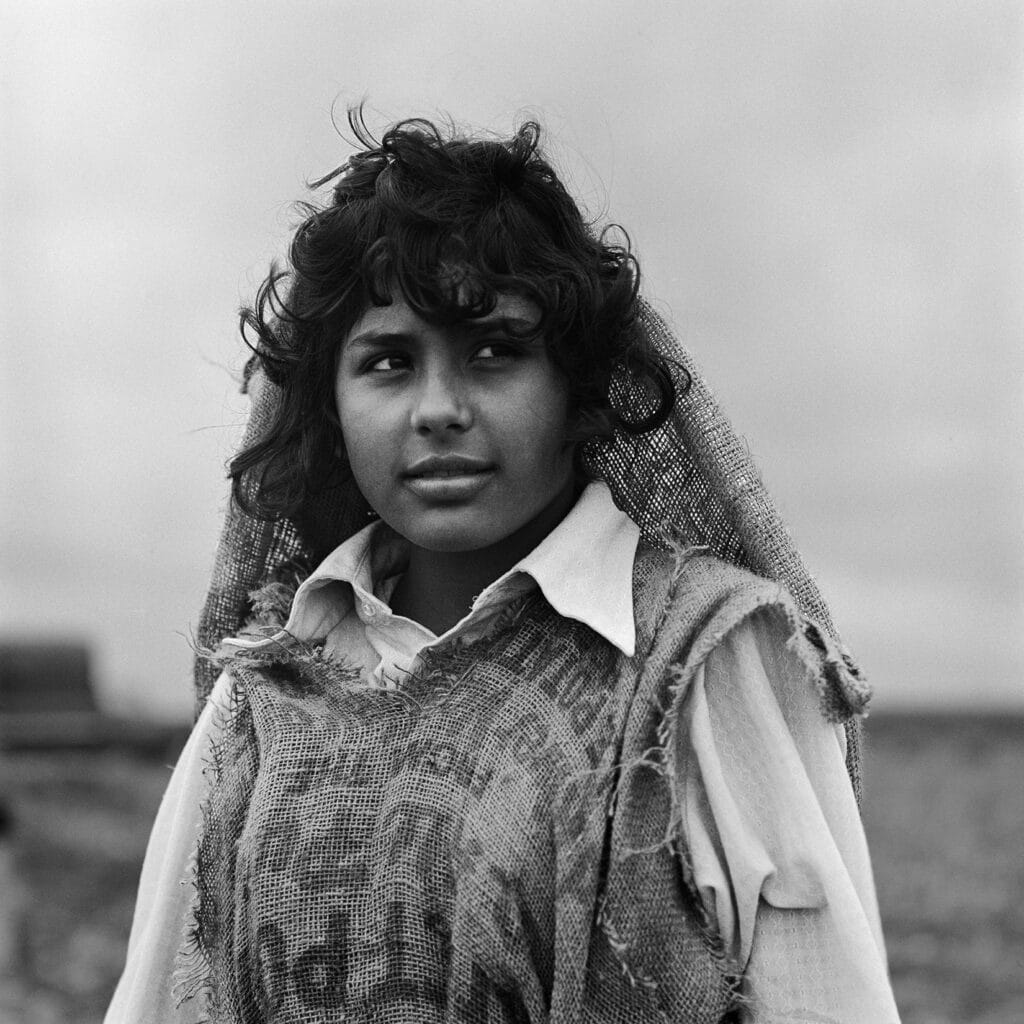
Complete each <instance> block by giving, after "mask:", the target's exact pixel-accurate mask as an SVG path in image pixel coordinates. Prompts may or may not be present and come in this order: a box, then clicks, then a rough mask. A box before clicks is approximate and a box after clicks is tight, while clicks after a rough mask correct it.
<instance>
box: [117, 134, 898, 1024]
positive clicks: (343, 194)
mask: <svg viewBox="0 0 1024 1024" xmlns="http://www.w3.org/2000/svg"><path fill="white" fill-rule="evenodd" d="M353 127H354V128H355V129H356V131H357V135H358V137H359V139H360V142H361V145H362V149H361V150H360V151H359V152H358V153H356V155H354V156H353V157H352V158H351V159H350V160H349V162H348V163H347V164H346V165H345V166H344V167H342V168H341V169H339V170H338V171H336V172H335V173H333V174H332V175H330V176H328V178H325V179H324V180H323V181H322V182H320V183H318V184H319V185H322V184H325V183H326V182H328V181H331V182H333V197H332V201H331V202H330V203H329V204H327V205H326V206H325V207H324V208H322V209H319V208H308V209H307V210H306V214H307V216H306V219H305V220H304V221H303V223H302V224H301V226H300V227H299V229H298V231H297V232H296V235H295V238H294V241H293V243H292V248H291V254H290V256H291V259H290V263H291V266H290V269H289V271H288V272H287V274H281V273H277V272H275V271H272V272H271V274H270V276H269V277H268V279H267V281H266V282H265V284H264V285H263V287H262V288H261V290H260V293H259V295H258V297H257V300H256V303H255V304H254V306H253V308H252V309H249V310H246V311H244V312H243V330H244V331H245V332H246V334H247V337H248V338H249V339H251V341H252V344H253V347H254V349H255V353H256V354H255V364H254V365H253V368H252V369H253V372H252V374H251V375H250V378H249V381H248V386H249V391H250V393H251V394H252V395H253V400H254V411H253V418H252V420H251V422H250V428H249V432H248V434H247V437H246V439H245V441H244V442H243V447H242V450H241V452H240V453H239V455H238V456H237V457H236V459H235V460H234V462H233V463H232V466H231V475H232V478H233V495H234V503H233V508H232V510H231V512H230V513H229V519H228V523H227V526H226V528H225V534H224V538H223V540H222V544H221V550H220V554H219V556H218V562H217V568H216V572H215V580H214V587H213V589H212V591H211V595H210V599H209V601H208V604H207V608H206V611H205V613H204V620H203V624H202V627H201V632H200V640H201V642H202V643H203V644H204V645H208V646H209V647H211V648H213V647H216V648H217V650H216V652H215V653H214V654H213V655H212V657H211V660H210V662H209V663H208V664H207V665H205V666H203V667H202V668H201V669H200V672H199V677H198V678H199V680H200V688H201V695H202V696H203V697H205V696H206V695H207V694H208V693H209V697H208V699H206V700H205V702H204V704H203V706H202V712H201V714H200V717H199V720H198V723H197V725H196V728H195V730H194V732H193V735H192V737H191V739H190V740H189V743H188V746H187V747H186V749H185V751H184V752H183V754H182V757H181V760H180V762H179V764H178V766H177V768H176V770H175V773H174V777H173V778H172V781H171V784H170V786H169V788H168V792H167V795H166V797H165V799H164V802H163V805H162V807H161V810H160V813H159V816H158V819H157V822H156V825H155V828H154V833H153V838H152V840H151V843H150V847H149V851H148V853H147V858H146V864H145V866H144V869H143V875H142V881H141V885H140V893H139V902H138V907H137V910H136V915H135V921H134V924H133V929H132V937H131V941H130V944H129V950H128V962H127V966H126V969H125V973H124V975H123V977H122V979H121V983H120V985H119V987H118V990H117V993H116V995H115V997H114V1001H113V1003H112V1005H111V1008H110V1011H109V1014H108V1017H107V1021H108V1024H115V1022H126V1024H128V1022H130V1024H139V1022H143V1021H146V1022H148V1021H153V1022H157V1021H159V1022H162V1024H166V1022H198V1021H204V1020H212V1021H224V1022H231V1024H251V1022H257V1021H261V1022H262V1021H275V1022H278V1021H279V1022H299V1021H302V1022H312V1021H317V1022H319V1021H332V1022H333V1021H338V1022H340V1021H360V1022H370V1021H380V1022H384V1021H387V1022H410V1024H411V1022H441V1021H449V1022H453V1024H455V1022H459V1024H462V1022H465V1024H475V1022H481V1024H484V1022H487V1024H490V1022H502V1024H505V1022H512V1021H529V1022H540V1021H550V1022H552V1024H554V1022H561V1024H570V1022H571V1024H576V1022H594V1024H598V1022H600V1024H617V1022H623V1024H625V1022H644V1021H652V1022H653V1021H658V1022H661V1021H692V1022H719V1021H730V1020H749V1021H759V1022H768V1021H782V1020H785V1021H816V1022H821V1021H836V1022H843V1024H847V1022H851V1024H852V1022H863V1024H887V1022H892V1021H896V1020H897V1014H896V1009H895V1006H894V1003H893V999H892V994H891V991H890V988H889V983H888V980H887V975H886V964H885V954H884V948H883V944H882V936H881V931H880V927H879V921H878V913H877V908H876V903H875V896H874V890H873V885H872V880H871V871H870V866H869V861H868V855H867V850H866V847H865V843H864V836H863V831H862V828H861V825H860V819H859V815H858V810H857V803H856V797H855V788H856V780H857V778H858V775H857V766H858V754H857V750H858V747H857V743H856V740H857V736H858V733H857V730H856V726H855V724H854V723H855V716H856V715H858V714H859V713H861V712H862V711H863V709H864V705H865V703H866V700H867V690H866V688H865V686H864V684H863V682H862V681H861V680H860V678H859V676H858V675H857V672H856V669H855V668H854V667H853V665H852V663H851V662H850V661H849V659H848V658H847V657H846V656H845V655H844V653H843V652H842V650H841V649H840V648H839V646H838V644H837V642H836V641H835V639H834V638H833V635H832V630H831V625H830V623H829V621H828V616H827V611H826V610H825V607H824V605H823V604H822V603H821V600H820V597H819V596H818V594H817V591H816V590H815V589H814V586H813V583H812V582H811V581H810V579H809V578H808V577H807V575H806V573H805V572H804V571H803V569H802V566H801V565H800V562H799V559H798V557H797V556H796V554H795V552H794V551H793V550H792V548H791V546H790V544H789V542H788V539H787V538H786V536H785V533H784V531H783V530H782V529H781V526H780V525H779V523H778V521H777V518H776V517H775V514H774V512H773V510H772V507H771V505H770V502H769V501H768V499H767V496H766V495H765V494H764V492H763V490H762V489H761V488H760V485H759V483H758V481H757V478H756V474H755V473H754V471H753V469H752V467H751V466H750V464H749V462H748V461H747V460H746V458H745V457H744V454H743V449H742V445H740V444H739V443H738V442H737V440H736V438H735V437H734V435H733V434H732V432H731V431H730V430H729V428H728V424H727V422H726V421H724V419H722V418H721V416H720V415H719V414H718V412H717V410H716V409H715V407H714V404H713V403H712V402H711V399H710V397H709V396H708V394H707V392H706V391H705V390H704V388H703V385H702V382H701V381H700V379H699V377H697V376H696V375H695V374H694V373H693V372H691V371H690V370H689V369H688V361H687V357H686V353H685V352H684V351H683V350H682V348H681V347H680V346H679V345H678V343H677V342H676V340H675V339H674V338H673V337H672V335H671V333H670V332H669V331H668V330H667V329H666V328H665V326H664V324H663V323H661V321H660V320H659V319H658V318H657V317H656V316H655V315H654V314H653V313H652V312H651V310H650V309H649V308H648V307H647V306H646V305H645V304H644V303H643V302H642V301H641V300H639V299H638V269H637V265H636V261H635V260H634V259H633V257H632V256H631V255H630V254H629V252H628V249H627V248H625V247H623V246H620V245H615V244H612V243H611V242H610V241H609V240H608V238H607V235H596V234H595V233H594V232H593V231H592V229H591V228H590V226H589V225H588V224H587V223H586V222H585V221H584V219H583V217H582V216H581V214H580V212H579V210H578V208H577V206H576V204H575V203H574V202H573V201H572V199H571V198H570V197H569V195H568V194H567V193H566V191H565V189H564V188H563V186H562V185H561V183H560V182H559V180H558V178H557V176H556V175H555V173H554V171H553V170H552V168H551V167H550V166H549V165H548V163H546V162H545V161H544V159H543V158H542V157H541V156H540V155H539V152H538V149H537V143H538V134H539V132H538V129H537V127H536V126H535V125H533V124H527V125H524V126H523V127H522V128H521V129H520V130H519V131H518V132H517V133H516V134H515V136H514V137H512V138H511V139H508V140H504V141H493V140H480V139H472V138H463V137H457V136H455V137H451V136H446V135H443V134H442V133H441V132H439V131H438V130H437V129H436V128H435V127H434V126H433V125H431V124H429V123H426V122H422V121H411V122H405V123H402V124H399V125H397V126H395V127H393V128H392V129H391V130H389V131H388V132H387V133H386V134H385V135H384V137H383V140H382V141H381V142H380V143H379V144H378V143H376V142H375V141H374V140H372V139H371V138H370V137H369V135H368V133H367V132H366V131H365V129H363V128H362V126H361V123H360V122H359V120H358V118H354V119H353ZM751 568H753V569H755V570H757V572H756V573H754V572H751V571H750V569H751ZM310 570H312V571H310ZM246 619H247V620H248V622H245V621H243V620H246ZM222 641H223V642H222ZM210 665H214V666H215V668H214V669H211V668H210V667H209V666H210ZM216 672H220V673H221V674H220V675H219V678H218V679H217V682H216V684H215V685H213V686H212V693H210V692H209V691H210V688H211V685H212V682H213V677H214V675H215V674H216ZM172 979H173V983H172Z"/></svg>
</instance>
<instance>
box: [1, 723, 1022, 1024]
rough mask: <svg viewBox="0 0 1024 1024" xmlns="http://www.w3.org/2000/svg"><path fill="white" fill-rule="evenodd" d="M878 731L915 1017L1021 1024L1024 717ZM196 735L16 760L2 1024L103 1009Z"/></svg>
mask: <svg viewBox="0 0 1024 1024" xmlns="http://www.w3.org/2000/svg"><path fill="white" fill-rule="evenodd" d="M870 726H871V728H870V733H869V761H868V775H867V798H866V803H865V807H864V811H865V821H866V826H867V831H868V839H869V841H870V843H871V845H872V853H873V858H874V864H875V872H876V880H877V884H878V897H879V901H880V904H881V908H882V916H883V922H884V927H885V932H886V939H887V943H888V949H889V958H890V965H891V971H892V979H893V984H894V988H895V991H896V996H897V1002H898V1005H899V1007H900V1010H901V1013H902V1015H903V1021H904V1024H1020V1022H1021V1021H1024V857H1022V856H1021V851H1022V850H1024V784H1022V783H1024V719H1022V718H1014V717H1005V718H983V717H978V718H970V717H965V718H961V717H941V718H931V719H928V718H924V717H921V716H910V717H907V716H902V715H890V716H879V717H878V718H877V719H873V720H872V721H871V722H870ZM178 742H180V738H179V739H174V738H169V739H168V741H167V746H166V747H165V748H164V749H163V750H160V749H159V748H158V749H155V750H154V749H150V751H149V752H148V753H146V754H141V753H138V752H136V753H130V752H126V751H124V750H120V751H118V750H106V751H93V752H79V753H67V752H65V753H61V754H52V753H51V754H43V753H21V754H10V755H8V756H7V758H6V759H5V760H4V761H3V762H0V783H2V786H3V788H2V792H3V793H5V794H7V795H8V797H9V798H10V800H11V807H10V812H11V829H10V831H9V832H8V835H7V837H6V838H5V839H3V840H0V892H2V893H3V902H2V903H0V1024H99V1022H100V1021H101V1020H102V1016H103V1013H104V1011H105V1009H106V1004H107V1002H108V1000H109V998H110V994H111V992H112V990H113V986H114V984H115V982H116V979H117V977H118V975H119V973H120V970H121V967H122V966H123V957H124V947H125V942H126V940H127V932H128V927H129V924H130V922H131V915H132V908H133V904H134V896H135V884H136V881H137V876H138V871H139V866H140V863H141V858H142V855H143V852H144V849H145V843H146V839H147V836H148V831H149V826H150V824H151V819H152V816H153V814H154V813H155V810H156V806H157V804H158V802H159V799H160V795H161V793H162V791H163V787H164V785H165V784H166V781H167V778H168V776H169V771H170V769H169V763H170V759H171V757H170V756H171V755H172V753H173V751H174V747H175V746H176V744H177V743H178ZM843 1024H846V1022H843ZM857 1024H869V1022H857Z"/></svg>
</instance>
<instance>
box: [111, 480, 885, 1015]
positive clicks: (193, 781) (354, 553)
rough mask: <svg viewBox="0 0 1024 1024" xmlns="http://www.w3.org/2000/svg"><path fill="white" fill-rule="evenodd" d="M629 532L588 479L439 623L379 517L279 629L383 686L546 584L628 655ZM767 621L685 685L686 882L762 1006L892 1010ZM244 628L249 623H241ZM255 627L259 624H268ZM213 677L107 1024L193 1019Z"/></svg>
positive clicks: (840, 765) (834, 800) (846, 841)
mask: <svg viewBox="0 0 1024 1024" xmlns="http://www.w3.org/2000/svg"><path fill="white" fill-rule="evenodd" d="M638 541H639V530H638V529H637V527H636V526H635V524H633V523H632V521H631V520H629V519H628V517H626V516H625V515H624V514H623V513H622V512H620V511H619V510H618V509H617V508H616V507H615V505H614V504H613V502H612V500H611V496H610V494H609V492H608V489H607V487H605V485H604V484H592V485H590V486H589V487H588V488H587V489H586V490H585V491H584V493H583V495H582V496H581V497H580V499H579V501H578V502H577V503H576V505H575V506H574V508H573V509H572V510H571V512H570V513H569V514H568V515H567V516H566V518H565V519H564V520H563V521H562V522H561V523H560V524H559V525H558V526H557V527H556V528H555V529H554V530H553V531H552V532H551V533H550V534H549V535H548V536H547V537H546V538H545V539H544V540H543V541H542V542H541V543H540V544H539V545H538V546H537V547H536V548H535V549H534V551H532V552H531V553H530V554H529V555H528V556H527V557H526V558H524V559H522V561H520V562H519V563H518V564H517V565H516V566H514V567H513V568H512V569H510V570H509V572H507V573H505V574H504V575H503V576H502V577H501V578H500V579H498V580H496V581H495V582H494V583H492V584H491V585H490V586H488V587H487V588H486V589H485V590H484V591H483V592H482V593H481V594H480V595H479V596H478V597H477V598H476V600H475V601H474V602H473V605H472V607H471V609H470V611H469V613H468V614H467V615H466V616H465V617H464V618H463V619H462V620H460V621H459V622H458V623H456V625H455V626H453V627H452V628H451V629H450V630H448V631H447V632H446V633H445V634H443V636H440V637H438V636H436V635H435V634H434V633H432V632H431V631H430V630H428V629H426V628H425V627H423V626H422V625H420V624H419V623H416V622H413V621H412V620H410V619H406V618H403V617H402V616H398V615H395V614H394V613H393V612H392V611H391V608H390V607H389V605H388V603H387V599H388V597H389V596H390V593H391V590H393V587H394V584H395V582H396V579H397V577H396V575H395V573H396V572H398V571H400V570H401V566H402V564H403V561H404V553H403V542H402V541H401V539H400V538H398V537H396V536H395V535H394V534H392V533H390V531H388V530H387V527H385V526H383V525H381V524H372V525H371V526H369V527H367V528H366V529H365V530H363V531H361V532H360V533H358V534H356V535H355V536H354V537H352V538H350V539H349V540H348V541H346V542H345V543H344V544H342V545H341V546H340V547H339V548H337V549H336V550H335V551H334V552H333V553H332V554H331V555H330V556H328V558H327V559H325V560H324V562H323V563H322V564H321V565H320V566H319V567H318V568H317V570H316V571H315V572H314V573H313V574H312V575H311V576H310V577H309V578H308V579H307V580H306V581H305V583H304V584H303V585H302V586H301V587H300V588H299V591H298V592H297V593H296V597H295V601H294V602H293V606H292V611H291V614H290V616H289V619H288V622H287V624H286V630H287V631H288V632H289V633H291V634H292V635H294V636H296V637H298V638H300V639H303V640H310V641H314V640H315V641H320V640H322V641H323V642H324V644H325V649H327V650H332V649H333V650H336V651H339V652H340V651H344V652H345V654H346V656H347V657H348V658H349V659H352V658H355V659H356V660H357V661H358V662H359V663H361V664H362V665H363V667H364V669H365V671H366V672H367V673H368V674H369V675H370V676H371V677H373V678H375V679H377V680H378V681H382V682H384V683H385V684H387V683H388V682H393V681H394V680H395V679H397V678H400V677H401V675H402V674H403V673H405V672H408V671H409V670H410V669H411V668H412V667H413V665H414V664H415V660H416V658H417V657H418V655H419V654H420V652H421V651H423V650H424V649H425V648H427V647H430V646H433V645H435V644H437V643H440V642H441V641H443V640H447V639H449V638H451V637H453V636H456V635H465V636H471V635H473V634H474V633H476V632H486V629H487V626H488V624H489V622H490V621H491V620H492V619H493V617H494V616H495V615H496V614H497V613H498V612H499V611H500V610H501V608H502V607H504V606H505V604H506V603H507V602H508V601H509V600H511V599H512V598H513V597H515V596H516V595H518V594H521V593H522V592H523V591H524V590H527V589H531V588H533V587H539V588H540V589H541V591H542V592H543V594H544V597H545V598H546V599H547V601H548V602H549V603H550V604H551V605H552V606H553V607H554V608H555V610H556V611H558V612H559V614H561V615H563V616H565V617H567V618H573V619H578V620H579V621H580V622H583V623H585V624H586V625H588V626H589V627H590V628H592V629H593V630H594V631H595V632H597V633H600V634H601V635H602V636H603V637H605V639H607V640H608V641H609V642H610V643H612V644H614V645H615V646H616V647H617V648H618V649H619V650H621V651H623V653H625V654H627V655H631V654H632V653H633V649H634V645H635V638H636V637H635V625H634V621H633V602H632V571H633V559H634V556H635V553H636V547H637V543H638ZM786 640H787V637H786V636H785V635H784V634H782V633H780V631H779V624H778V622H777V621H776V620H775V619H773V618H770V617H768V616H764V615H758V614H755V615H753V616H752V617H751V618H750V619H749V620H747V621H746V622H745V623H743V624H742V625H741V626H739V627H737V628H736V629H735V630H734V631H733V632H732V633H731V634H729V635H728V636H727V637H725V638H724V639H723V641H722V643H721V644H720V646H719V647H718V648H716V650H715V651H714V652H713V653H712V654H711V656H710V657H709V658H708V660H707V662H706V663H705V665H704V667H703V668H702V669H700V670H699V671H698V674H697V676H696V678H695V679H694V681H693V685H692V687H691V689H690V691H689V694H688V696H687V698H686V699H687V701H688V702H689V704H690V707H689V708H688V714H687V720H688V721H689V722H690V729H689V733H688V735H686V736H681V737H680V739H679V742H680V744H682V743H684V742H685V743H686V744H687V747H686V751H685V753H684V754H683V755H682V756H680V757H679V759H678V763H679V764H680V765H681V766H682V767H681V768H680V771H681V772H682V773H684V775H685V778H682V779H680V780H679V792H680V793H681V794H683V825H684V829H685V834H686V837H687V842H688V844H689V854H690V859H691V864H692V868H693V873H694V880H695V882H696V885H697V888H698V890H699V892H700V894H701V897H702V900H703V902H704V905H705V907H706V908H707V910H708V912H709V913H710V914H711V915H713V917H714V918H715V919H716V920H717V923H718V928H719V932H720V933H721V936H722V939H723V941H724V943H725V947H726V949H727V950H728V951H729V953H730V954H731V956H732V957H733V958H734V959H735V960H736V961H737V962H739V963H741V964H745V965H746V970H745V975H744V984H745V990H746V993H747V995H748V996H749V1005H748V1006H747V1008H746V1009H745V1010H744V1017H743V1020H745V1021H750V1022H756V1024H776V1022H781V1021H820V1022H825V1024H894V1022H898V1019H899V1018H898V1014H897V1011H896V1006H895V1003H894V1001H893V996H892V991H891V988H890V985H889V980H888V975H887V969H886V960H885V950H884V946H883V942H882V934H881V926H880V923H879V918H878V908H877V905H876V900H875V892H874V884H873V880H872V876H871V867H870V861H869V858H868V852H867V846H866V843H865V840H864V832H863V828H862V826H861V821H860V815H859V812H858V810H857V806H856V801H855V799H854V796H853V791H852V788H851V786H850V781H849V778H848V776H847V773H846V768H845V764H844V753H845V738H844V734H843V731H842V729H841V728H839V727H836V726H832V725H829V724H828V723H827V722H825V721H824V720H823V719H822V717H821V715H820V713H819V711H818V700H817V691H816V690H815V688H814V683H813V681H812V680H811V679H809V678H808V677H807V675H806V673H805V671H804V669H803V667H802V666H801V665H800V664H799V663H798V662H797V661H796V659H795V657H794V656H793V655H792V654H791V652H790V651H789V650H788V648H787V647H786ZM235 642H236V643H238V644H239V645H241V646H250V645H252V644H253V643H258V642H260V641H256V640H253V639H251V638H239V639H238V640H236V641H235ZM264 642H265V641H264ZM231 686H232V683H231V678H230V676H229V675H228V674H224V675H222V676H221V678H220V680H218V682H217V685H216V686H215V688H214V692H213V694H212V695H211V697H210V700H209V701H208V703H207V706H206V708H205V710H204V711H203V713H202V715H201V716H200V718H199V721H198V722H197V723H196V727H195V729H194V730H193V732H192V735H191V736H190V738H189V741H188V743H187V744H186V746H185V749H184V750H183V751H182V754H181V757H180V759H179V761H178V764H177V767H176V768H175V771H174V775H173V776H172V778H171V782H170V784H169V785H168V788H167V791H166V793H165V795H164V799H163V803H162V804H161V807H160V811H159V813H158V815H157V819H156V823H155V824H154V827H153V832H152V835H151V838H150V842H149V847H148V849H147V852H146V860H145V863H144V865H143V870H142V877H141V880H140V884H139V896H138V900H137V903H136V908H135V917H134V920H133V922H132V932H131V937H130V940H129V945H128V955H127V963H126V966H125V971H124V974H123V975H122V977H121V981H120V983H119V985H118V988H117V991H116V993H115V995H114V999H113V1001H112V1003H111V1006H110V1009H109V1010H108V1013H107V1016H106V1018H105V1024H197V1022H198V1021H199V1020H200V1019H202V1012H201V1009H202V1008H201V1007H200V1006H199V1005H196V1003H197V1002H198V1001H195V1000H193V1001H190V1002H188V1003H185V1004H183V1005H182V1006H180V1007H175V1001H176V1000H175V998H174V996H173V993H172V992H171V978H172V974H173V970H174V960H175V957H176V954H177V950H178V948H179V947H180V946H181V944H182V939H183V936H184V934H185V931H186V928H187V925H188V917H189V908H190V902H191V898H192V882H191V870H190V862H191V858H192V855H193V851H194V848H195V844H196V840H197V836H198V831H199V826H200V807H201V804H202V802H203V800H204V798H205V794H206V790H207V782H206V778H205V776H204V774H203V766H204V764H205V762H206V760H207V758H208V752H209V747H210V742H211V739H212V737H213V735H214V734H215V731H216V724H215V723H216V714H215V712H216V709H218V708H221V707H224V706H225V705H226V704H227V702H228V701H229V699H230V692H231Z"/></svg>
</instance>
